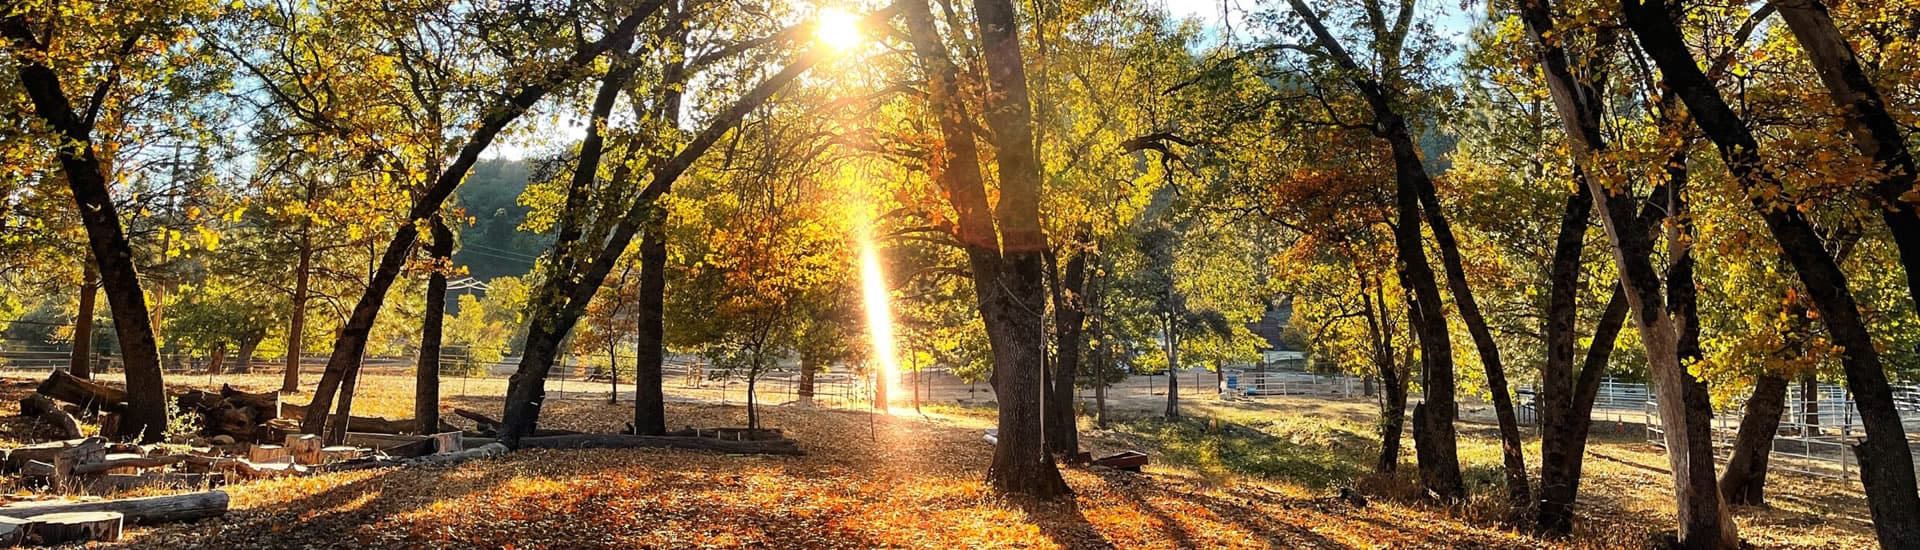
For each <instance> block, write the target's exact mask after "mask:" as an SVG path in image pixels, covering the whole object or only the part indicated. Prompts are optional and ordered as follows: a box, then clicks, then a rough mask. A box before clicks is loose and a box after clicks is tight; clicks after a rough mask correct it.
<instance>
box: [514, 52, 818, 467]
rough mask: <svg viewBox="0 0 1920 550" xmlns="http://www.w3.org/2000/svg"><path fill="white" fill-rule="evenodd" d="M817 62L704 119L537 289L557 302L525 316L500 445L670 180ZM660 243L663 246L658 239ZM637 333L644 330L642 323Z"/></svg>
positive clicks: (536, 411)
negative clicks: (606, 227) (573, 276)
mask: <svg viewBox="0 0 1920 550" xmlns="http://www.w3.org/2000/svg"><path fill="white" fill-rule="evenodd" d="M819 60H820V52H817V51H808V52H807V53H803V54H801V55H800V56H799V57H797V58H795V59H794V60H793V61H792V62H791V63H789V64H788V65H787V66H786V68H784V69H782V70H781V71H780V72H779V73H776V74H774V75H773V76H771V77H768V78H767V79H766V80H764V81H761V82H760V84H759V85H758V86H756V87H754V88H753V89H752V90H751V91H748V92H747V93H746V94H745V95H743V96H741V97H740V99H739V100H737V101H735V102H734V104H733V105H732V106H730V107H729V108H728V110H726V111H724V112H722V113H720V114H719V115H718V116H715V117H714V118H713V119H711V120H709V121H708V123H707V124H708V125H707V127H706V128H705V129H703V130H701V131H700V133H699V134H698V135H696V136H695V137H694V138H693V140H692V141H690V142H688V143H687V145H686V146H685V147H684V148H682V149H681V150H680V152H679V153H677V154H675V155H674V156H673V158H672V159H669V160H668V161H666V162H665V163H661V164H658V165H657V168H656V169H655V170H654V173H653V177H652V181H650V182H649V183H648V184H647V187H646V188H645V189H643V190H641V192H640V195H639V196H638V197H635V199H634V201H633V204H632V206H631V207H630V208H628V210H627V212H626V213H625V214H624V215H623V216H622V217H621V219H620V222H619V223H618V224H617V225H616V227H615V228H614V230H613V232H612V234H611V235H610V236H609V237H608V238H607V240H606V241H605V243H606V246H605V247H603V248H601V249H600V250H599V252H598V254H597V255H596V256H595V257H594V258H593V260H592V261H591V262H590V263H588V264H587V265H586V267H585V268H584V269H583V270H582V271H583V272H584V273H583V274H582V275H581V276H580V278H579V279H577V280H573V281H562V280H560V279H558V278H556V279H554V280H553V281H552V283H551V284H552V285H559V288H554V287H552V286H549V287H544V288H543V292H545V293H544V294H542V295H544V296H556V297H557V298H552V299H553V300H556V301H559V302H561V303H560V304H558V305H553V304H548V305H543V306H541V310H540V311H538V312H536V314H535V315H533V316H532V318H531V319H530V325H533V326H537V327H538V329H537V330H529V331H528V335H527V349H528V351H527V352H526V353H525V354H524V355H522V357H521V360H520V366H519V368H518V369H517V370H516V371H515V372H514V374H513V377H512V378H511V379H509V380H508V383H507V403H506V410H505V412H504V414H503V415H502V418H501V422H502V423H503V424H502V425H501V433H500V439H501V442H502V443H504V444H506V445H507V446H508V447H514V446H515V445H517V444H518V442H519V438H520V437H523V436H525V435H527V434H530V433H532V432H533V430H534V428H536V427H537V426H536V425H537V423H538V421H539V418H540V406H541V403H542V402H543V401H544V400H545V398H546V387H545V385H546V376H547V372H548V371H549V370H551V369H552V367H553V358H554V352H555V350H557V349H558V347H559V343H560V340H561V339H562V338H565V337H566V334H567V332H568V331H570V330H572V329H573V325H574V323H575V322H576V321H578V320H579V319H580V315H581V314H582V313H584V312H585V311H586V307H587V303H588V302H589V301H591V300H592V299H593V295H594V293H595V291H597V290H598V289H599V288H600V285H601V284H602V283H603V282H605V281H606V279H607V275H608V274H609V273H611V272H612V270H613V265H614V264H615V263H618V262H619V260H620V256H622V255H624V254H625V252H626V249H627V246H628V245H629V244H631V243H632V242H633V237H634V236H635V235H636V234H637V233H639V232H640V229H641V226H642V225H644V224H646V223H650V222H648V220H649V218H650V217H651V216H655V215H659V214H658V213H659V210H658V209H656V208H654V205H655V204H656V201H658V200H659V199H660V197H661V196H662V195H664V194H666V193H668V192H670V190H671V189H672V187H673V183H674V182H675V181H676V180H678V179H679V178H680V176H681V174H684V173H686V171H687V170H688V169H690V168H692V166H693V163H694V161H695V160H698V159H699V158H700V157H701V156H703V155H705V154H706V152H707V150H708V149H711V148H712V147H713V145H714V144H715V143H717V142H718V141H719V140H720V138H721V136H723V135H725V134H727V133H728V132H729V131H731V130H732V129H733V127H734V126H736V125H738V124H739V123H740V120H741V119H742V118H744V117H745V116H746V114H747V113H748V112H749V111H752V110H754V109H756V108H758V107H759V106H760V105H761V104H762V103H765V102H766V101H767V99H769V98H771V97H772V96H773V94H774V93H775V92H777V91H779V90H780V89H782V88H784V87H786V85H787V83H789V82H792V81H793V80H794V79H796V78H798V77H799V76H800V75H801V74H802V73H805V72H806V71H807V69H810V68H812V67H813V65H814V64H815V63H818V62H819ZM556 246H557V244H556ZM661 246H664V243H663V244H662V245H661ZM643 257H644V255H643ZM647 273H648V270H647V269H646V268H645V266H644V265H643V267H642V269H641V281H642V282H641V284H642V285H643V289H644V288H645V286H644V285H647V284H650V283H648V282H647V279H646V277H647ZM662 276H664V274H662ZM663 280H664V279H663ZM663 288H664V287H663ZM651 296H652V295H649V293H647V292H645V291H643V292H642V294H641V297H640V302H641V304H642V306H641V309H642V311H643V312H644V311H645V310H646V309H645V308H646V307H647V306H646V304H647V303H648V302H649V301H650V300H652V297H651ZM642 318H643V323H644V322H645V321H644V319H645V316H644V315H643V316H642ZM642 332H645V326H644V325H643V327H642ZM642 338H644V336H643V337H642ZM536 350H537V351H536ZM636 428H638V426H636Z"/></svg>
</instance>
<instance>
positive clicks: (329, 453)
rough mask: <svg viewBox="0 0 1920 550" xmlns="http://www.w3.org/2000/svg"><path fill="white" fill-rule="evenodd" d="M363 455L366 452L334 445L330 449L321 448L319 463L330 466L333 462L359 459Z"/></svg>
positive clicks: (357, 448)
mask: <svg viewBox="0 0 1920 550" xmlns="http://www.w3.org/2000/svg"><path fill="white" fill-rule="evenodd" d="M365 454H366V452H365V451H363V450H361V448H359V447H353V446H346V445H335V446H332V447H321V448H320V461H321V462H323V463H327V464H332V463H335V462H341V461H347V460H353V459H356V458H360V457H361V456H362V455H365Z"/></svg>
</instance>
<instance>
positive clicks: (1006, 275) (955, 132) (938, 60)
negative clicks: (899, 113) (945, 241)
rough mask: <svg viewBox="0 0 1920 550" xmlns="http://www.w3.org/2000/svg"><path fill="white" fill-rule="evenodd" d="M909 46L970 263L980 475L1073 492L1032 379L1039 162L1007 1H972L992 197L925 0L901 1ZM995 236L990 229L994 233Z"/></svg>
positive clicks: (1037, 338)
mask: <svg viewBox="0 0 1920 550" xmlns="http://www.w3.org/2000/svg"><path fill="white" fill-rule="evenodd" d="M898 5H900V6H901V7H902V8H903V9H904V10H905V11H906V12H907V19H908V24H907V26H908V32H909V34H910V35H911V37H912V41H913V44H914V52H915V53H916V54H917V55H918V56H920V58H921V59H922V61H923V62H925V66H926V67H927V73H928V74H927V76H928V89H929V93H930V100H929V108H930V110H931V111H932V113H933V114H934V116H935V117H936V118H938V119H939V126H940V130H941V135H942V137H943V138H944V139H945V141H944V143H945V147H944V148H943V151H942V158H937V159H936V160H935V163H936V165H941V166H942V169H937V170H935V172H936V173H937V174H939V176H940V178H939V179H940V180H942V181H941V183H943V184H944V186H945V187H946V190H947V193H948V196H949V200H950V201H951V202H952V203H953V205H954V209H955V211H956V214H957V221H958V224H957V225H958V229H959V233H958V234H959V237H960V240H961V242H962V243H963V244H964V246H966V248H967V251H968V256H969V261H970V264H971V266H972V270H973V280H974V292H975V296H976V299H977V301H978V302H979V305H980V312H981V316H982V318H983V320H984V321H985V324H986V328H987V334H988V344H989V347H990V348H991V350H992V354H993V364H994V375H993V381H994V394H995V397H996V398H997V399H998V400H999V404H1000V414H999V419H998V421H999V422H998V423H999V428H1000V440H999V443H997V444H996V445H995V446H994V453H993V463H992V466H991V467H990V468H989V469H988V473H987V477H988V480H989V481H990V482H991V483H992V484H993V486H994V487H995V488H996V489H999V490H1000V491H1003V492H1009V493H1018V494H1024V495H1028V496H1031V497H1034V498H1037V499H1040V500H1056V499H1060V498H1063V497H1067V496H1068V495H1071V494H1072V491H1071V490H1070V489H1068V487H1067V485H1066V481H1065V480H1063V479H1062V478H1061V477H1060V471H1059V470H1058V469H1057V468H1056V467H1055V466H1054V463H1053V458H1052V456H1051V455H1049V454H1048V453H1047V451H1046V446H1045V436H1044V434H1043V433H1042V428H1041V426H1042V422H1043V417H1044V416H1045V412H1044V411H1043V410H1042V407H1041V402H1042V400H1041V393H1042V392H1044V391H1045V388H1044V387H1043V386H1042V383H1041V378H1042V376H1043V374H1044V373H1043V372H1042V371H1041V369H1042V368H1043V367H1042V365H1041V361H1042V357H1043V356H1044V355H1045V353H1044V348H1045V345H1046V342H1045V325H1044V323H1043V322H1042V320H1041V315H1040V312H1041V311H1042V310H1043V309H1044V308H1045V304H1046V287H1045V281H1044V277H1043V268H1042V264H1043V261H1042V255H1043V254H1044V253H1045V252H1046V250H1047V248H1048V247H1047V242H1046V241H1047V239H1046V234H1045V233H1044V232H1043V230H1042V227H1041V224H1040V201H1039V190H1040V166H1039V162H1038V159H1037V158H1036V157H1035V155H1034V153H1033V146H1034V139H1033V128H1032V125H1031V123H1032V103H1031V101H1029V98H1028V95H1027V79H1026V68H1025V66H1024V64H1023V63H1024V62H1023V60H1022V58H1021V49H1020V24H1019V18H1018V15H1017V13H1016V12H1015V10H1014V8H1013V5H1012V3H1011V2H1010V1H1009V0H975V1H974V3H973V7H974V14H975V17H976V23H977V25H976V28H975V29H976V31H977V33H978V35H977V36H979V38H980V47H981V50H980V51H981V52H983V57H984V59H983V62H984V63H983V64H984V66H985V73H986V75H985V76H986V85H987V91H988V93H987V94H986V97H987V100H986V102H985V109H986V112H985V120H986V126H987V127H988V128H990V129H991V130H992V131H991V138H992V142H993V145H994V150H995V153H996V155H995V160H996V161H997V167H998V169H999V182H1000V187H999V189H1000V200H999V203H998V204H997V205H996V206H995V207H989V206H988V200H987V193H986V186H985V180H984V178H983V177H982V174H981V167H980V164H979V159H980V157H979V154H978V151H977V149H976V148H975V144H974V142H973V130H972V128H971V126H970V125H969V123H968V121H969V120H971V118H970V117H969V116H968V115H967V113H966V110H965V108H964V106H963V105H962V104H961V103H959V102H958V101H955V100H954V98H956V97H957V96H958V94H957V92H958V90H959V88H958V78H957V76H958V74H959V73H958V70H957V69H956V68H955V66H954V64H953V62H952V60H951V59H950V58H948V56H947V52H946V49H945V45H944V42H943V41H942V40H941V39H940V37H939V35H938V34H937V31H935V30H934V26H933V16H932V13H931V11H930V10H928V8H927V5H926V2H924V1H922V0H906V1H904V2H902V3H901V4H898ZM996 235H997V237H996Z"/></svg>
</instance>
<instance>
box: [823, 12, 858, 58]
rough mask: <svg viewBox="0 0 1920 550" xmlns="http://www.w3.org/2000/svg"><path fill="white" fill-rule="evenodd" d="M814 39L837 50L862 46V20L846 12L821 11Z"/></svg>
mask: <svg viewBox="0 0 1920 550" xmlns="http://www.w3.org/2000/svg"><path fill="white" fill-rule="evenodd" d="M813 38H814V39H815V40H819V41H820V43H821V44H826V45H827V46H828V47H831V48H833V49H836V50H847V49H852V48H853V47H854V46H858V45H860V18H858V17H854V16H853V14H851V13H847V12H844V11H838V10H825V11H821V12H820V16H819V20H818V21H817V22H816V23H815V26H814V29H813Z"/></svg>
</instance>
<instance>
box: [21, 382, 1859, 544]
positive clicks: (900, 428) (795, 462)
mask: <svg viewBox="0 0 1920 550" xmlns="http://www.w3.org/2000/svg"><path fill="white" fill-rule="evenodd" d="M31 382H33V380H31V379H24V378H7V379H5V381H4V384H0V389H3V391H0V400H4V401H6V402H7V403H8V404H7V405H6V407H7V408H8V409H7V411H6V412H9V413H10V412H11V410H12V409H11V408H12V407H14V406H15V405H14V404H13V403H14V402H15V401H16V400H17V399H18V398H19V397H20V396H21V395H24V393H25V392H27V391H31ZM206 382H207V381H206V379H205V378H204V377H202V378H198V379H193V378H186V377H182V378H179V379H177V380H176V381H175V383H177V384H194V385H201V384H205V383H206ZM222 382H231V383H234V384H235V385H237V386H243V387H246V388H247V389H253V390H265V389H271V388H273V387H275V386H277V382H278V376H277V375H273V374H255V375H245V376H226V377H215V378H214V383H215V385H216V386H217V384H218V383H222ZM412 384H413V381H412V380H411V379H410V378H408V377H405V376H401V375H398V374H371V375H367V376H363V378H362V382H361V390H360V391H361V393H360V395H359V397H358V398H356V400H355V404H356V408H355V412H356V413H357V414H367V415H378V416H389V417H395V416H404V415H407V414H410V411H411V406H412V405H411V394H412V387H413V386H412ZM668 386H669V391H670V392H674V393H675V394H676V396H677V397H680V398H682V399H677V400H675V402H672V403H670V404H669V409H668V412H669V414H670V420H669V422H670V425H672V426H679V425H699V426H717V425H739V424H741V423H743V422H744V410H743V409H742V408H741V407H739V406H737V405H717V404H705V403H699V402H696V401H699V400H700V397H701V396H699V395H697V394H696V395H686V394H680V393H678V392H677V390H674V389H673V384H669V385H668ZM503 388H504V381H484V382H481V383H478V384H472V383H470V385H469V386H468V388H467V389H468V392H467V394H466V395H465V396H461V395H460V394H459V393H458V392H454V391H452V390H451V389H449V390H448V392H447V393H449V394H450V397H449V398H448V399H447V402H446V403H445V406H446V407H448V408H451V407H456V406H458V407H467V408H474V409H478V410H483V411H492V410H497V409H498V407H499V406H500V403H499V399H498V397H495V395H497V393H498V391H499V390H500V389H503ZM605 388H606V386H605V384H604V383H602V384H600V385H598V386H597V389H596V390H595V391H591V392H589V391H585V388H584V387H583V388H582V391H580V392H579V393H567V394H563V395H556V396H555V397H556V398H555V399H553V401H552V402H551V403H549V405H548V407H547V409H546V413H547V416H546V417H545V418H544V419H543V420H544V421H545V422H544V423H543V425H544V426H548V427H558V428H570V429H578V430H592V431H612V430H617V429H620V428H621V427H622V426H623V425H624V423H625V422H626V421H627V419H629V418H630V416H631V414H632V413H631V409H630V408H628V407H629V405H627V404H626V403H627V402H626V401H625V400H624V398H623V402H622V403H621V404H618V405H609V404H607V403H606V402H605V395H606V394H605V393H604V391H605ZM570 389H571V388H570ZM490 394H491V395H490ZM303 399H304V398H303V397H294V398H293V401H294V402H299V401H301V400H303ZM1186 410H1187V411H1188V414H1189V415H1190V418H1188V419H1186V420H1183V421H1179V422H1167V421H1165V420H1161V419H1158V418H1154V417H1151V416H1149V415H1147V414H1146V413H1144V412H1141V411H1139V410H1136V409H1135V408H1131V407H1129V408H1125V409H1124V411H1125V412H1123V413H1121V414H1119V415H1117V416H1119V419H1118V421H1117V422H1116V424H1115V425H1114V426H1113V428H1112V429H1110V430H1097V429H1094V428H1093V426H1091V425H1090V423H1089V424H1083V426H1082V430H1083V434H1085V440H1084V441H1085V444H1086V445H1087V446H1088V447H1090V448H1092V449H1093V450H1094V451H1095V452H1096V453H1100V452H1109V451H1116V450H1121V449H1141V450H1145V451H1147V452H1149V453H1152V454H1153V456H1154V460H1155V461H1156V462H1155V464H1154V465H1152V466H1150V467H1149V468H1148V469H1147V470H1146V471H1145V472H1144V473H1141V474H1129V473H1120V472H1111V471H1097V470H1088V469H1080V468H1069V469H1067V470H1066V475H1067V481H1068V482H1069V483H1070V484H1071V485H1072V486H1073V488H1074V489H1075V491H1076V492H1077V494H1078V497H1077V499H1076V500H1075V502H1074V503H1073V504H1072V505H1031V504H1024V503H1021V502H1016V501H1011V500H1008V499H1004V498H1001V497H998V496H995V495H994V494H992V493H991V492H990V491H989V490H988V489H987V487H986V486H985V484H984V483H983V482H982V479H983V478H984V476H985V471H984V470H985V467H986V464H987V463H988V459H989V455H990V453H991V448H990V447H989V446H988V445H987V444H985V443H984V442H982V441H981V439H980V434H981V430H983V429H985V428H987V427H990V426H991V424H992V421H993V420H992V416H993V415H992V411H991V410H990V409H986V408H983V407H977V406H959V405H939V406H931V405H930V406H927V407H925V408H924V412H921V413H916V412H913V411H912V410H910V409H908V410H901V411H897V412H896V413H895V415H893V416H890V417H889V416H884V415H870V414H868V413H866V412H864V411H853V410H834V409H817V408H798V407H787V406H771V407H768V408H766V409H765V412H764V418H765V419H766V422H768V424H769V425H771V426H773V427H779V428H782V429H784V430H786V432H787V434H788V435H789V436H791V437H794V438H796V439H798V440H799V441H800V442H801V445H802V447H803V448H805V449H806V450H807V451H808V454H807V456H804V457H798V458H768V457H739V456H721V455H712V454H702V453H692V452H679V451H639V450H633V451H627V450H583V451H521V452H516V453H512V454H510V455H508V456H507V457H504V458H501V459H493V460H484V461H478V462H471V463H467V464H463V465H460V466H457V467H452V468H412V469H387V470H375V471H362V472H350V473H338V474H330V475H324V476H315V477H309V478H294V479H281V480H269V481H256V482H248V483H244V484H239V485H235V486H232V487H230V488H229V490H230V491H231V492H232V494H233V497H234V506H235V509H234V510H233V512H231V513H230V514H229V515H227V516H226V517H225V518H222V519H218V520H208V521H203V522H199V523H193V524H181V525H169V526H163V527H159V528H140V529H133V530H131V531H130V533H129V538H128V542H126V543H125V544H126V545H127V546H129V547H167V548H181V547H187V548H282V547H353V548H359V547H381V548H418V547H445V548H466V547H508V546H511V547H515V548H579V547H622V548H626V547H659V548H689V547H811V548H870V547H917V548H957V547H1040V548H1052V547H1067V548H1106V547H1115V548H1377V547H1389V546H1390V547H1396V548H1451V547H1487V548H1536V547H1565V548H1616V547H1641V546H1646V545H1648V543H1649V542H1650V541H1653V540H1655V538H1656V537H1657V535H1658V532H1659V531H1660V530H1661V529H1662V528H1665V527H1667V526H1668V525H1669V524H1670V523H1671V518H1670V517H1669V514H1670V512H1669V510H1671V508H1672V503H1671V502H1670V500H1668V497H1666V496H1665V495H1667V494H1669V489H1668V488H1667V486H1666V483H1668V482H1667V479H1668V478H1667V477H1666V474H1665V471H1664V468H1665V464H1666V460H1665V458H1664V457H1663V456H1661V455H1660V454H1659V452H1658V450H1657V449H1655V448H1652V447H1650V446H1648V445H1645V444H1642V443H1639V442H1638V441H1637V438H1638V435H1637V433H1628V434H1627V435H1624V436H1615V435H1613V430H1611V429H1608V428H1607V427H1605V426H1601V427H1597V428H1596V432H1597V434H1596V437H1598V438H1600V439H1599V440H1597V441H1596V443H1595V445H1593V446H1592V447H1591V449H1590V450H1591V453H1590V455H1589V457H1588V460H1587V468H1586V472H1587V473H1586V484H1585V486H1584V487H1583V490H1582V499H1581V503H1582V508H1581V521H1580V523H1579V528H1578V531H1577V532H1576V534H1575V536H1574V537H1573V538H1572V539H1571V540H1565V541H1545V540H1540V539H1536V538H1533V537H1531V536H1529V535H1527V534H1524V533H1522V532H1518V531H1515V530H1513V529H1511V528H1509V527H1507V526H1505V525H1504V524H1503V522H1502V521H1501V518H1500V515H1501V513H1500V512H1499V511H1498V510H1497V504H1496V502H1495V499H1496V497H1495V493H1497V492H1498V490H1499V489H1498V486H1497V485H1498V483H1499V469H1498V461H1499V454H1498V444H1497V442H1496V441H1495V440H1494V439H1493V433H1492V432H1493V430H1492V429H1491V427H1488V426H1480V425H1471V424H1470V425H1466V426H1463V433H1462V439H1461V446H1462V448H1461V454H1462V460H1463V462H1464V466H1465V467H1466V471H1467V475H1468V480H1469V482H1470V483H1471V484H1473V490H1474V494H1475V497H1474V499H1473V500H1472V501H1471V502H1469V503H1466V504H1464V505H1460V506H1454V507H1439V506H1434V505H1429V504H1422V503H1418V502H1415V501H1411V500H1406V499H1403V498H1399V497H1396V496H1394V495H1396V494H1399V493H1405V492H1406V491H1405V490H1404V489H1403V488H1404V487H1407V486H1410V481H1409V480H1381V479H1371V478H1369V477H1368V476H1366V475H1365V471H1366V469H1367V468H1368V465H1369V464H1371V462H1372V455H1373V453H1374V452H1376V449H1377V445H1378V443H1377V441H1376V440H1375V439H1374V437H1373V436H1372V435H1371V425H1372V421H1371V417H1372V412H1371V404H1369V403H1367V402H1364V401H1361V400H1336V399H1319V398H1275V399H1269V400H1262V401H1258V402H1219V401H1216V400H1214V399H1213V398H1211V397H1209V396H1195V397H1194V398H1193V399H1191V400H1190V401H1189V402H1188V403H1187V404H1186ZM7 416H9V418H7V419H6V420H4V421H0V438H4V439H5V440H7V444H9V445H12V444H17V443H21V442H25V441H26V440H29V439H33V437H34V434H33V432H32V430H31V426H32V422H31V421H30V420H27V419H19V418H11V415H10V414H8V415H7ZM456 421H458V419H456ZM89 429H91V428H90V427H89ZM1408 445H1409V448H1410V443H1408ZM1534 451H1535V449H1530V450H1529V452H1530V457H1532V458H1537V452H1534ZM1407 460H1409V461H1410V460H1411V458H1410V457H1409V458H1408V459H1407ZM1407 466H1408V468H1406V469H1405V470H1406V471H1407V472H1405V473H1408V474H1409V475H1410V470H1411V464H1410V463H1409V464H1408V465H1407ZM1771 481H1772V484H1773V486H1772V487H1770V489H1771V490H1770V491H1769V494H1770V496H1771V498H1772V502H1773V506H1774V508H1773V509H1764V510H1763V509H1741V510H1738V511H1737V513H1736V515H1737V517H1738V520H1739V521H1740V523H1741V533H1742V535H1743V537H1744V538H1745V539H1746V540H1748V541H1749V542H1751V543H1752V544H1754V545H1756V546H1758V547H1762V548H1855V547H1866V546H1871V545H1872V539H1871V532H1870V527H1869V526H1868V524H1867V523H1866V511H1865V507H1864V503H1863V501H1862V499H1861V497H1860V496H1859V494H1858V489H1857V487H1855V486H1853V485H1852V484H1851V483H1848V484H1843V483H1839V482H1835V481H1827V480H1817V479H1810V478H1804V477H1799V476H1795V475H1791V474H1783V475H1776V476H1773V477H1772V480H1771ZM1855 483H1857V482H1855ZM1356 484H1357V485H1358V487H1359V490H1360V491H1361V492H1362V493H1363V494H1366V495H1367V496H1368V497H1369V500H1370V503H1369V504H1368V505H1367V506H1365V507H1358V506H1356V505H1354V504H1352V503H1350V502H1349V501H1347V500H1344V499H1341V498H1339V497H1338V494H1339V491H1340V489H1341V488H1343V487H1354V486H1356Z"/></svg>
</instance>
